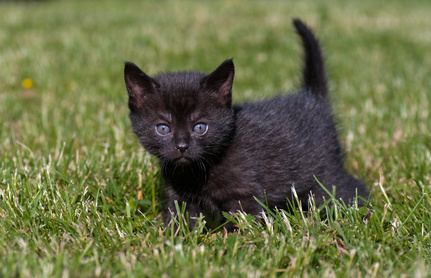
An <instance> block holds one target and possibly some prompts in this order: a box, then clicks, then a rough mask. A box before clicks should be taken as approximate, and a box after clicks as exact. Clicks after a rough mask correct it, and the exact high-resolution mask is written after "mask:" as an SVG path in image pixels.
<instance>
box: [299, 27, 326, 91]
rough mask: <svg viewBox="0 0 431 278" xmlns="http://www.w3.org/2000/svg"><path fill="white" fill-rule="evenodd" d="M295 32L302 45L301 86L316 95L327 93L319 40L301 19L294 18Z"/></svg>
mask: <svg viewBox="0 0 431 278" xmlns="http://www.w3.org/2000/svg"><path fill="white" fill-rule="evenodd" d="M293 24H294V25H295V28H296V32H297V33H298V35H299V36H300V37H301V40H302V45H303V47H304V69H303V71H302V75H303V76H302V78H303V79H302V86H303V87H304V89H306V90H308V91H311V92H312V93H313V94H314V95H316V96H322V97H326V96H327V95H328V84H327V81H326V71H325V63H324V59H323V55H322V50H321V49H320V45H319V42H318V40H317V38H316V36H315V35H314V33H313V31H312V30H311V29H310V28H308V27H307V26H306V25H305V24H304V23H303V22H302V21H301V20H299V19H294V20H293Z"/></svg>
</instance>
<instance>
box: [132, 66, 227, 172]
mask: <svg viewBox="0 0 431 278" xmlns="http://www.w3.org/2000/svg"><path fill="white" fill-rule="evenodd" d="M233 77H234V65H233V62H232V60H226V61H225V62H223V63H222V64H221V65H220V66H219V67H218V68H217V69H216V70H215V71H214V72H212V73H211V74H204V73H198V72H180V73H166V74H159V75H156V76H154V77H149V76H148V75H146V74H145V73H144V72H142V71H141V70H140V69H139V68H138V67H137V66H136V65H134V64H132V63H126V65H125V69H124V78H125V81H126V86H127V91H128V94H129V108H130V120H131V123H132V126H133V130H134V132H135V133H136V135H137V136H138V138H139V141H140V142H141V144H142V146H143V147H144V148H145V149H146V150H147V151H148V152H150V153H151V154H153V155H155V156H157V157H158V158H159V160H160V162H161V163H162V164H168V165H174V166H175V167H177V166H187V165H190V164H191V163H199V164H202V162H204V163H211V162H213V161H215V160H217V159H219V158H220V155H222V153H223V151H224V150H225V149H226V147H227V146H228V145H229V144H230V140H231V138H232V136H233V132H234V129H235V124H234V118H233V117H234V116H233V110H232V82H233Z"/></svg>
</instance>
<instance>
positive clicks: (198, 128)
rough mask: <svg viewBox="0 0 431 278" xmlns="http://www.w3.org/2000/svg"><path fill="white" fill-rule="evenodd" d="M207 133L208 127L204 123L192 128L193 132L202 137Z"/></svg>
mask: <svg viewBox="0 0 431 278" xmlns="http://www.w3.org/2000/svg"><path fill="white" fill-rule="evenodd" d="M207 131H208V125H207V124H204V123H198V124H196V125H195V126H194V127H193V132H194V133H196V134H198V135H204V134H205V133H207Z"/></svg>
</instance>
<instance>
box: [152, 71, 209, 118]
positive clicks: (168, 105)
mask: <svg viewBox="0 0 431 278" xmlns="http://www.w3.org/2000/svg"><path fill="white" fill-rule="evenodd" d="M205 76H206V74H204V73H198V72H180V73H167V74H160V75H158V76H155V77H154V79H155V80H156V81H157V82H158V83H159V84H160V87H159V88H158V92H159V93H160V96H161V98H162V102H163V104H164V107H165V109H166V110H167V112H168V113H170V114H171V115H172V116H173V117H175V118H177V117H184V116H190V115H191V114H192V113H193V112H194V111H195V109H196V107H197V105H198V103H199V102H200V100H199V97H200V96H201V92H200V90H201V88H200V83H201V80H202V79H203V78H204V77H205Z"/></svg>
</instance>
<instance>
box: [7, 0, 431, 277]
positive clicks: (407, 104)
mask: <svg viewBox="0 0 431 278" xmlns="http://www.w3.org/2000/svg"><path fill="white" fill-rule="evenodd" d="M430 14H431V2H430V1H428V0H426V1H425V0H417V1H405V0H404V1H403V0H394V1H390V2H384V1H373V0H364V1H342V0H335V1H308V0H306V1H289V2H288V1H199V2H198V1H194V2H190V1H182V2H180V1H114V0H111V1H109V0H102V1H17V2H15V1H3V2H0V123H1V128H0V256H1V257H0V277H98V276H101V277H157V276H162V277H278V276H289V277H290V276H296V277H358V276H361V277H389V276H391V277H410V276H411V277H425V276H430V275H431V239H430V232H431V197H430V194H431V135H430V132H429V130H431V116H430V111H429V110H430V107H431V92H430V88H431V77H430V76H431V51H430V49H431V21H430V19H429V16H430ZM294 17H299V18H301V19H303V20H304V21H305V22H307V23H308V24H309V25H310V26H311V27H313V29H314V30H315V31H316V33H317V34H318V36H319V38H320V40H321V42H322V45H323V48H324V50H325V54H326V57H327V64H328V75H329V76H330V85H331V100H332V103H333V107H334V111H335V115H336V118H337V122H338V126H339V131H340V140H341V141H342V144H343V146H344V148H345V150H346V160H345V165H346V168H347V169H348V170H349V172H351V173H353V174H354V175H355V176H357V177H360V178H361V179H362V180H364V181H365V182H366V184H367V186H368V188H369V190H370V191H371V199H370V204H369V205H368V207H367V208H362V209H355V208H345V207H343V206H336V207H332V208H333V209H334V211H333V213H332V214H331V215H330V217H327V218H325V219H322V217H321V216H320V215H319V214H317V213H315V212H313V211H311V213H310V215H309V216H308V217H306V216H305V214H304V213H302V212H300V211H295V212H294V213H293V214H287V213H285V212H283V211H276V212H273V213H271V214H270V215H269V216H268V218H267V219H265V222H266V225H258V224H256V223H255V222H254V221H253V219H252V218H251V217H250V216H248V215H244V214H240V215H237V216H236V217H234V218H233V219H232V221H235V222H237V223H238V226H239V227H240V230H239V231H238V232H237V233H231V234H226V233H224V232H223V231H218V232H212V233H205V232H204V231H203V224H202V225H200V226H199V227H197V228H196V229H195V230H194V231H192V232H187V231H186V230H185V229H181V230H179V231H174V230H172V229H165V228H164V226H163V217H162V212H163V206H164V198H163V182H162V180H161V177H160V170H159V168H158V165H157V161H156V160H155V159H154V158H153V157H151V156H150V155H149V154H147V153H146V152H145V151H144V150H143V149H142V148H141V147H140V146H139V142H138V140H137V139H136V136H135V135H134V134H133V132H132V130H131V127H130V123H129V120H128V108H127V93H126V89H125V85H124V79H123V69H124V68H123V67H124V62H125V61H131V62H134V63H136V64H138V65H139V66H140V67H141V68H142V69H143V70H144V71H145V72H147V73H148V74H150V75H151V74H155V73H158V72H161V71H180V70H186V69H195V70H201V71H205V72H210V71H212V70H214V69H215V68H216V67H217V66H218V65H219V64H220V63H221V62H222V61H223V60H225V59H228V58H232V57H233V58H234V62H235V66H236V76H235V83H234V88H233V90H234V91H233V92H234V101H235V102H241V101H245V100H257V99H261V98H265V97H270V96H271V95H274V94H277V93H278V92H280V91H282V90H284V91H291V90H292V89H294V88H295V86H296V85H298V81H299V76H300V67H301V55H302V53H301V48H300V43H299V40H298V37H297V36H296V35H295V33H294V30H293V27H292V24H291V19H292V18H294Z"/></svg>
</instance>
